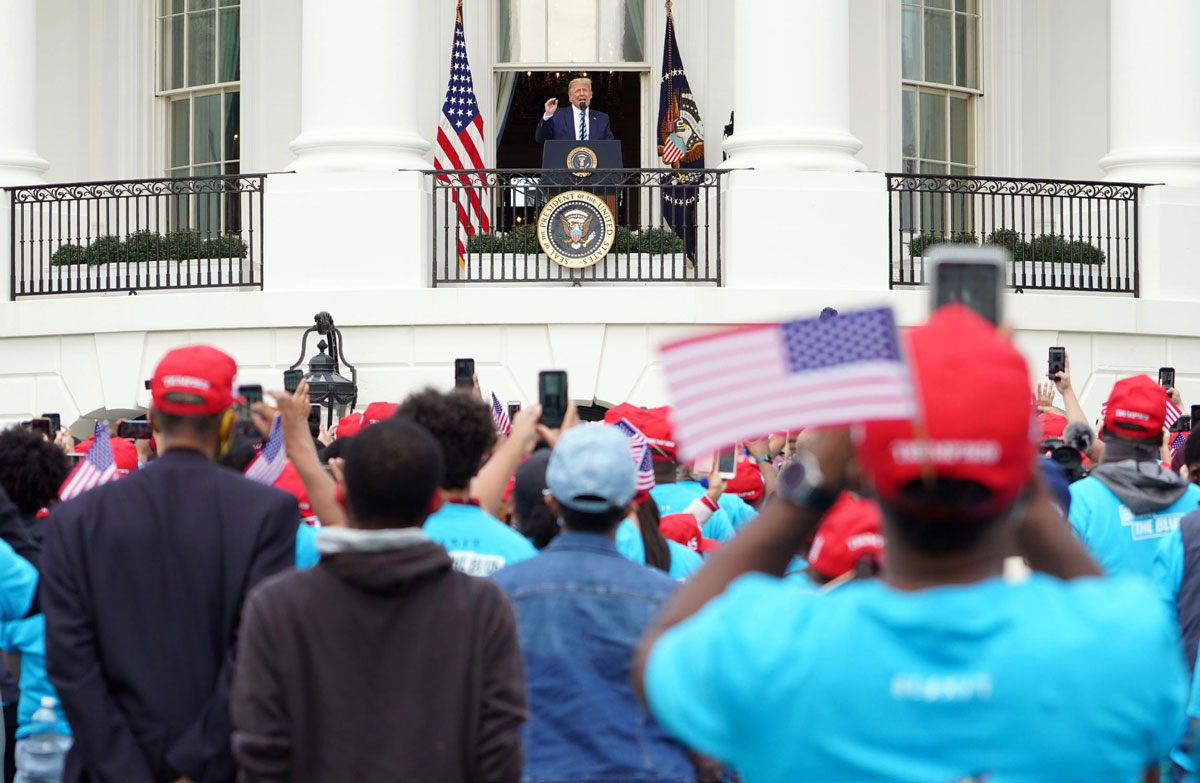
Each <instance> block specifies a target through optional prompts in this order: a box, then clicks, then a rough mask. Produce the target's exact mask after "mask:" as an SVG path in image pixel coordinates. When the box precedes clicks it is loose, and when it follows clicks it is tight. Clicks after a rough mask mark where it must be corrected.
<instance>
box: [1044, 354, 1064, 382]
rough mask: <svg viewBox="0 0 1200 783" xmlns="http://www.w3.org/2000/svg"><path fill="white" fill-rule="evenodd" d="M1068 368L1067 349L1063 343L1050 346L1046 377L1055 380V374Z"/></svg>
mask: <svg viewBox="0 0 1200 783" xmlns="http://www.w3.org/2000/svg"><path fill="white" fill-rule="evenodd" d="M1066 369H1067V349H1066V348H1063V347H1062V346H1061V345H1052V346H1050V362H1049V364H1048V365H1047V367H1046V377H1047V378H1049V379H1050V380H1054V374H1055V373H1059V372H1063V371H1065V370H1066Z"/></svg>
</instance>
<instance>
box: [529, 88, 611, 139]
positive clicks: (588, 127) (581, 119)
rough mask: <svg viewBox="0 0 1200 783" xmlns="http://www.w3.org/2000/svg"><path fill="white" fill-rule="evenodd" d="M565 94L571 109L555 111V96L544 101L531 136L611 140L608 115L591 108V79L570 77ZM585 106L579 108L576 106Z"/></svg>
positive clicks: (537, 137)
mask: <svg viewBox="0 0 1200 783" xmlns="http://www.w3.org/2000/svg"><path fill="white" fill-rule="evenodd" d="M567 97H568V98H570V99H571V108H570V110H566V111H558V98H551V99H550V100H548V101H546V113H545V114H543V115H542V121H541V122H539V123H538V124H537V129H536V130H535V131H534V133H533V137H534V138H535V139H536V140H537V141H538V143H542V142H546V141H549V140H550V139H579V140H586V139H597V140H598V139H611V138H613V132H612V127H611V126H610V125H609V122H608V115H607V114H605V113H604V112H602V111H595V110H594V109H592V80H591V79H587V78H584V77H580V78H578V79H572V80H571V83H570V84H569V85H567ZM581 104H582V105H584V106H586V107H587V111H586V112H585V111H583V110H582V109H581V108H580V105H581Z"/></svg>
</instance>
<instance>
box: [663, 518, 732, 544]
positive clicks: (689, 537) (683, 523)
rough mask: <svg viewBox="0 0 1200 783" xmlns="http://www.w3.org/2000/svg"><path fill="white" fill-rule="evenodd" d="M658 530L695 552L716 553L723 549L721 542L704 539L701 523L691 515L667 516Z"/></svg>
mask: <svg viewBox="0 0 1200 783" xmlns="http://www.w3.org/2000/svg"><path fill="white" fill-rule="evenodd" d="M658 529H659V530H660V531H662V534H663V536H664V537H666V538H669V539H671V540H672V541H675V542H676V543H680V544H683V545H684V546H686V547H687V548H688V549H690V550H692V551H693V552H714V551H716V550H718V549H720V548H721V542H720V541H717V540H716V539H712V538H705V537H704V535H703V534H702V533H701V531H700V523H699V522H697V521H696V517H694V516H692V515H691V514H667V515H666V516H665V517H663V518H662V519H660V520H659V521H658Z"/></svg>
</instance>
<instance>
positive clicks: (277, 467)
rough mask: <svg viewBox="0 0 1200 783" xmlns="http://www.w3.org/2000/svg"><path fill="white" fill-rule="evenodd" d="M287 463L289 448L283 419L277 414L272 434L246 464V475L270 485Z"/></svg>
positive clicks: (260, 482) (252, 479) (272, 425)
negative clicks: (287, 447)
mask: <svg viewBox="0 0 1200 783" xmlns="http://www.w3.org/2000/svg"><path fill="white" fill-rule="evenodd" d="M285 464H287V450H286V449H285V448H284V443H283V419H282V418H281V417H280V416H276V417H275V421H274V422H273V423H272V424H271V434H270V435H268V436H267V440H266V442H265V443H263V445H262V448H261V449H259V451H258V454H255V455H254V459H252V460H250V464H249V465H247V466H246V471H245V475H246V478H248V479H250V480H251V481H257V482H258V483H259V484H266V485H267V486H270V485H272V484H274V483H275V480H276V479H277V478H279V476H280V474H282V473H283V466H284V465H285Z"/></svg>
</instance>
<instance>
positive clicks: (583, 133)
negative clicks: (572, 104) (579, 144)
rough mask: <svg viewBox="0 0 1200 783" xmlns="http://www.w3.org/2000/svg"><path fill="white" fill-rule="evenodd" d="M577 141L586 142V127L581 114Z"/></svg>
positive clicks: (580, 113) (581, 113)
mask: <svg viewBox="0 0 1200 783" xmlns="http://www.w3.org/2000/svg"><path fill="white" fill-rule="evenodd" d="M579 139H580V141H587V126H586V125H584V124H583V112H579Z"/></svg>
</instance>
